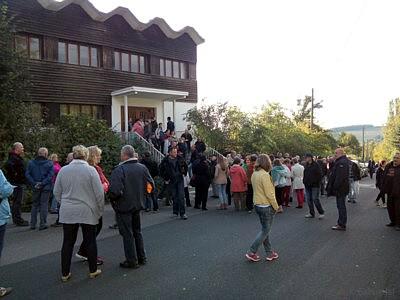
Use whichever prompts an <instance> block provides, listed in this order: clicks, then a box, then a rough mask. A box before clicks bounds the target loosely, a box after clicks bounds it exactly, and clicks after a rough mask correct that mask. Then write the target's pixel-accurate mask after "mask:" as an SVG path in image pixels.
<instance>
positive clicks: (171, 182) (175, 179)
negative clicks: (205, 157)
mask: <svg viewBox="0 0 400 300" xmlns="http://www.w3.org/2000/svg"><path fill="white" fill-rule="evenodd" d="M187 172H188V166H187V164H186V161H185V159H183V158H182V157H181V156H178V149H177V148H176V147H171V148H170V149H169V154H168V156H167V157H165V158H164V159H163V161H162V162H161V165H160V175H161V177H162V178H163V179H164V181H165V183H166V184H167V185H168V189H169V192H170V193H171V196H172V201H173V214H174V215H175V216H176V217H178V216H180V217H181V219H183V220H187V215H186V212H185V199H184V195H185V188H184V183H183V176H184V175H186V174H187Z"/></svg>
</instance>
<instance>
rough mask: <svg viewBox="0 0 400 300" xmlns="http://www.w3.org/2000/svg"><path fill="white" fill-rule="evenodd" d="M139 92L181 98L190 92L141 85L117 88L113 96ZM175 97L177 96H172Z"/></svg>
mask: <svg viewBox="0 0 400 300" xmlns="http://www.w3.org/2000/svg"><path fill="white" fill-rule="evenodd" d="M135 93H136V94H137V93H148V94H160V95H168V96H178V97H180V98H186V97H187V96H188V95H189V93H188V92H183V91H174V90H163V89H153V88H146V87H140V86H131V87H128V88H124V89H121V90H117V91H114V92H112V93H111V96H122V95H127V94H135ZM171 98H172V99H175V97H171Z"/></svg>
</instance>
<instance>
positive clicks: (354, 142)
mask: <svg viewBox="0 0 400 300" xmlns="http://www.w3.org/2000/svg"><path fill="white" fill-rule="evenodd" d="M338 144H339V146H340V147H342V148H344V149H345V151H346V152H347V153H348V154H351V155H355V156H357V157H360V156H361V151H362V147H361V146H360V142H359V141H358V139H357V137H356V136H355V135H354V134H351V133H345V132H342V133H341V134H340V136H339V138H338Z"/></svg>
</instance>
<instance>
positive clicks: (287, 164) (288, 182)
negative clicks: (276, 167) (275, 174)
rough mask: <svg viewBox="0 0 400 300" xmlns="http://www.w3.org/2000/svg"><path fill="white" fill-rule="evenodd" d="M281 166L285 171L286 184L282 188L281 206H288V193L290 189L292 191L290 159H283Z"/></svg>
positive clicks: (289, 193)
mask: <svg viewBox="0 0 400 300" xmlns="http://www.w3.org/2000/svg"><path fill="white" fill-rule="evenodd" d="M286 154H287V153H286ZM286 154H285V155H286ZM283 167H284V168H285V170H286V173H287V176H286V185H285V188H284V189H283V206H285V207H290V203H289V202H290V195H291V191H292V176H291V173H292V165H291V161H290V159H289V158H285V159H284V161H283Z"/></svg>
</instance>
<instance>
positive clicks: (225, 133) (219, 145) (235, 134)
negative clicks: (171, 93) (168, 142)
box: [186, 103, 336, 155]
mask: <svg viewBox="0 0 400 300" xmlns="http://www.w3.org/2000/svg"><path fill="white" fill-rule="evenodd" d="M186 119H187V120H188V121H190V122H192V123H193V125H194V128H195V130H196V135H197V136H198V137H201V138H202V139H204V140H205V142H206V143H207V144H208V145H209V146H210V147H212V148H215V149H216V150H218V151H219V152H225V151H229V150H236V151H237V152H239V153H244V154H245V153H246V154H248V153H276V152H278V151H279V152H288V153H291V154H300V155H301V154H305V153H306V152H312V153H315V154H319V155H328V154H331V153H332V151H333V149H334V147H335V146H336V141H335V139H334V138H333V137H332V135H331V134H330V133H329V132H327V131H324V130H322V129H320V128H319V127H317V126H316V130H314V131H310V129H309V126H308V125H307V124H305V123H304V122H299V123H297V122H296V121H295V120H294V118H290V117H289V116H288V115H287V114H286V111H285V110H284V108H283V107H282V106H280V105H279V104H277V103H270V104H268V105H266V106H264V107H263V108H262V109H261V111H260V112H259V113H256V114H248V113H245V112H243V111H241V110H240V109H239V108H237V107H229V106H228V105H227V103H223V104H216V105H209V106H205V105H202V106H201V107H200V108H193V109H192V110H190V111H189V112H188V114H187V117H186Z"/></svg>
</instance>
